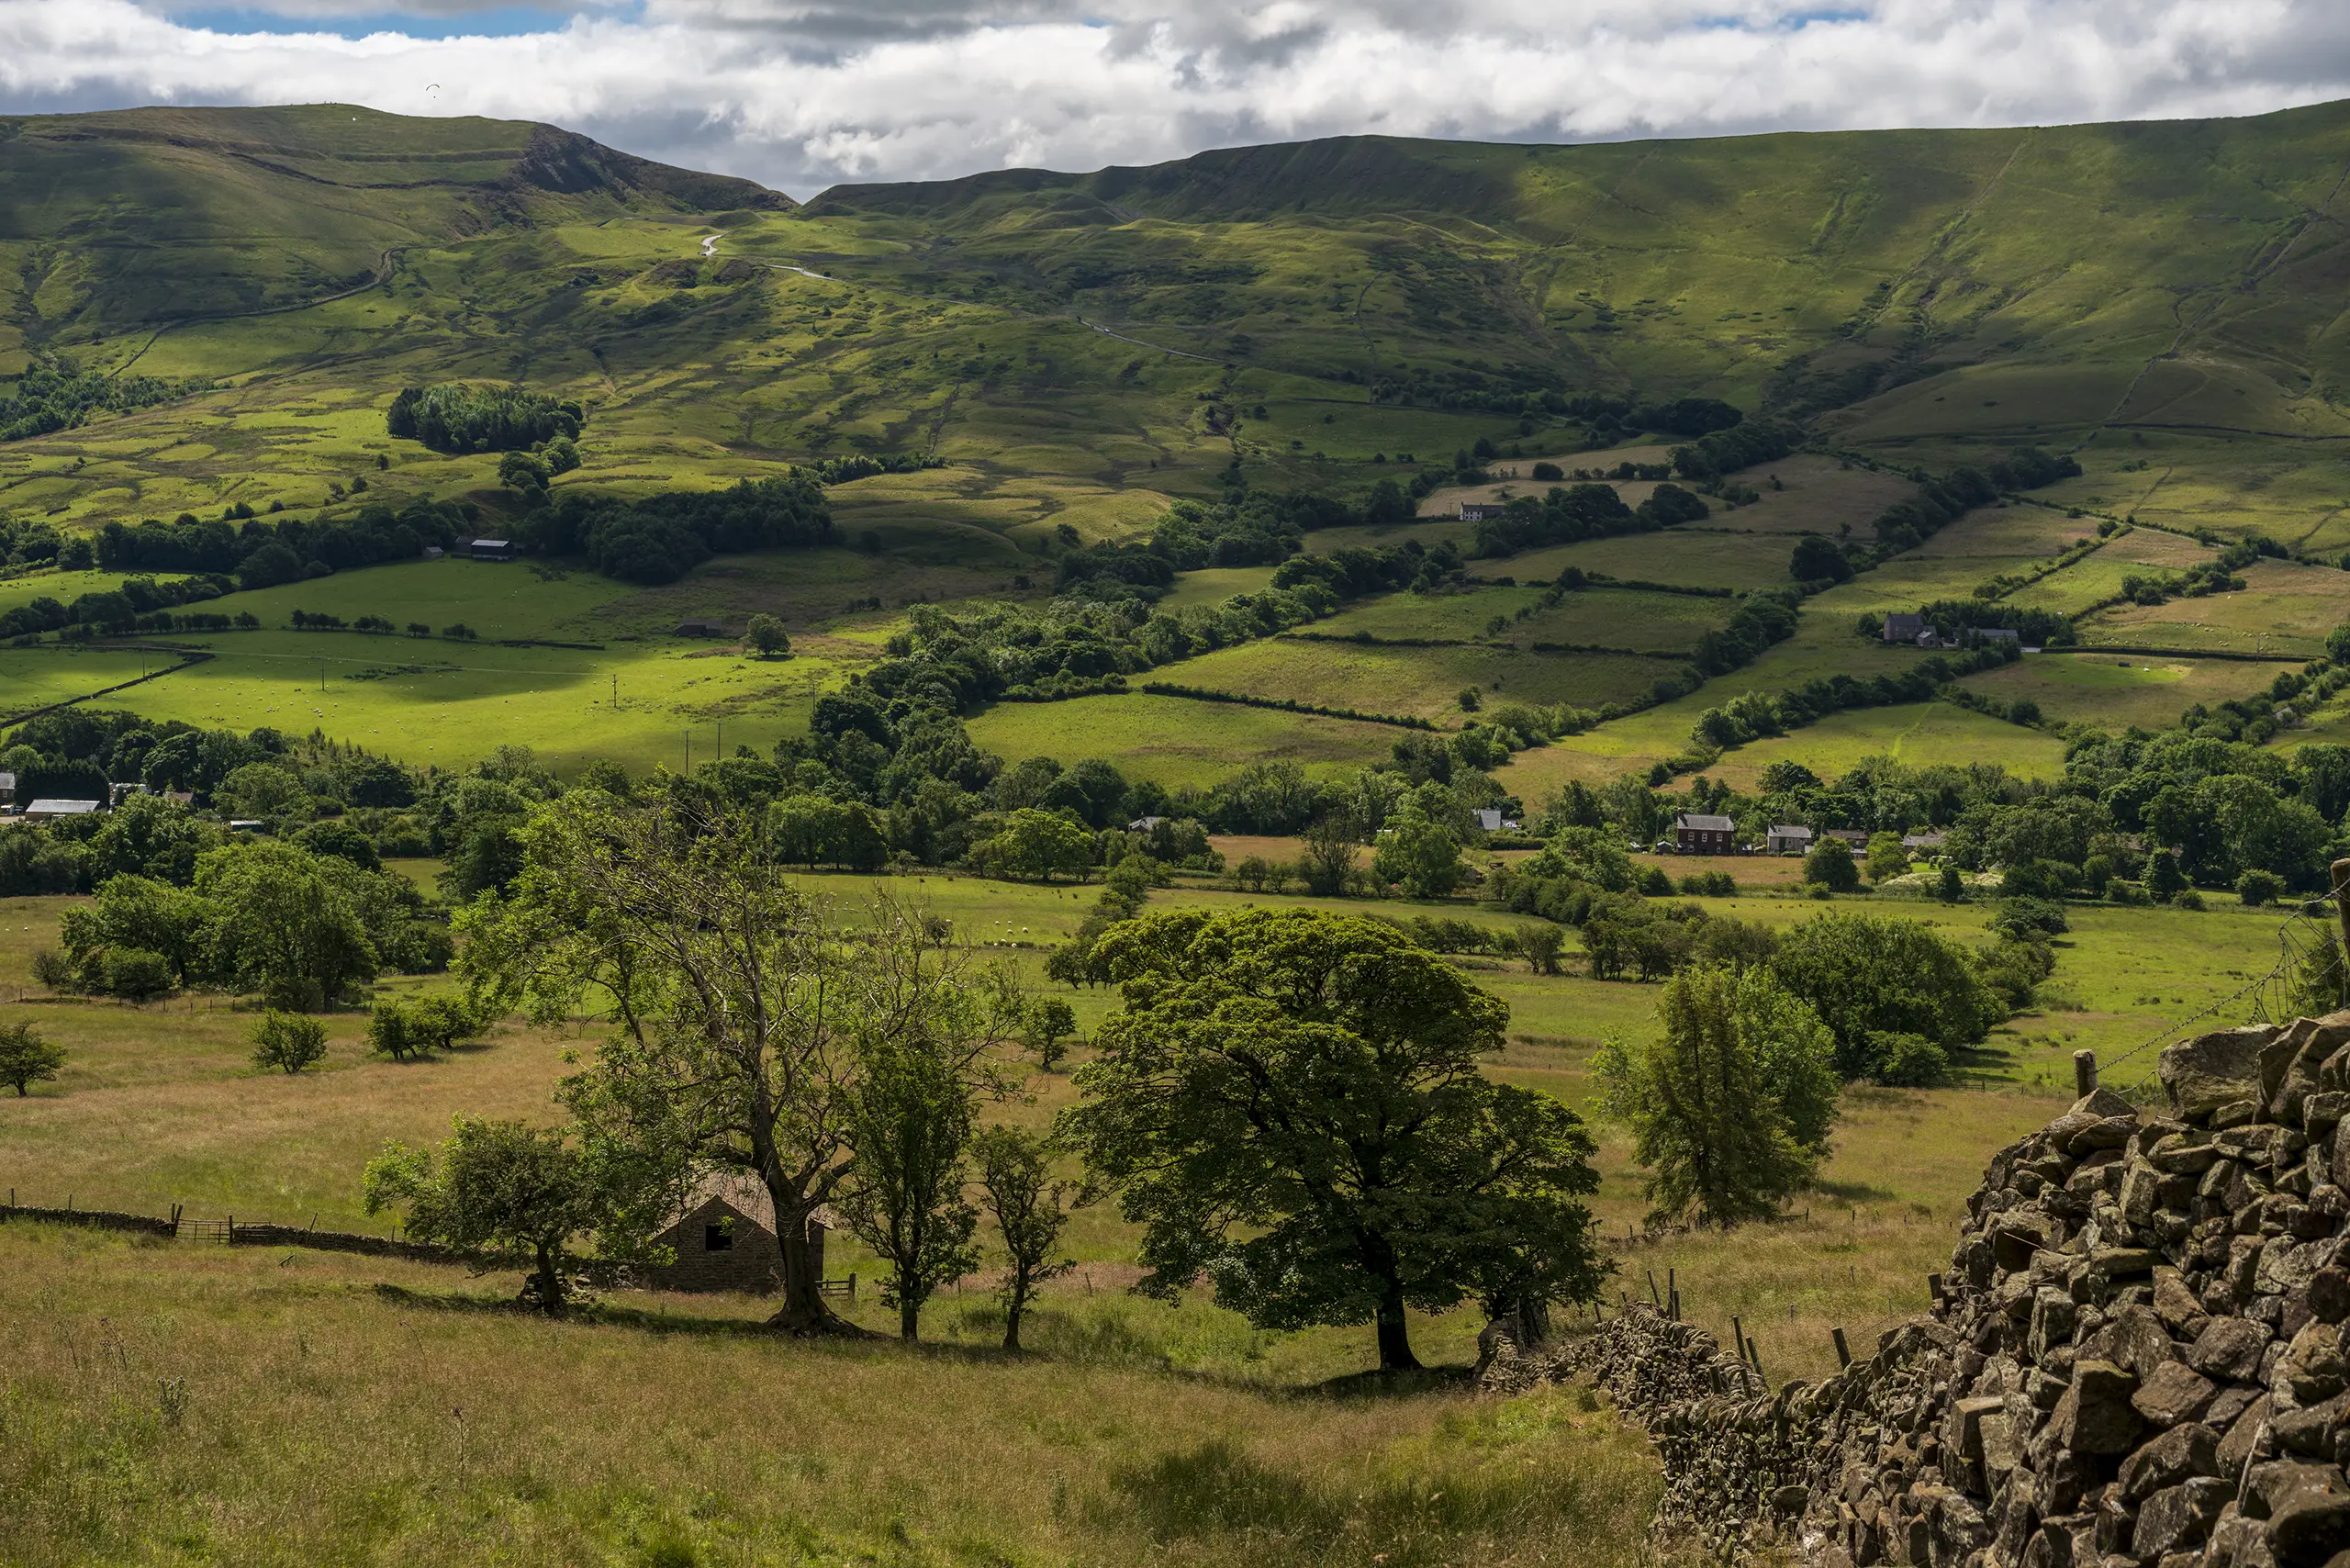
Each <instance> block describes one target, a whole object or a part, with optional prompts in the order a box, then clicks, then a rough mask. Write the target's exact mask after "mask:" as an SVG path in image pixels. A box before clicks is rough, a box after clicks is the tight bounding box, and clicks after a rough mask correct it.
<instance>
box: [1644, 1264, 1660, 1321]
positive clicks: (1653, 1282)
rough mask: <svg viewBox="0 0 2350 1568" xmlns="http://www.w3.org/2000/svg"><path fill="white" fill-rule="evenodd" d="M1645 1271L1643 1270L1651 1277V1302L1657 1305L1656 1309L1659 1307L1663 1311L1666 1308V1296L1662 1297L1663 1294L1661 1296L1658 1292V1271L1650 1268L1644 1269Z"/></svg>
mask: <svg viewBox="0 0 2350 1568" xmlns="http://www.w3.org/2000/svg"><path fill="white" fill-rule="evenodd" d="M1643 1272H1645V1273H1646V1274H1647V1275H1648V1277H1649V1300H1650V1302H1651V1303H1652V1304H1653V1305H1655V1307H1656V1309H1657V1310H1658V1311H1659V1312H1662V1311H1663V1310H1664V1297H1662V1296H1661V1295H1659V1294H1656V1271H1655V1270H1654V1269H1648V1270H1644V1271H1643Z"/></svg>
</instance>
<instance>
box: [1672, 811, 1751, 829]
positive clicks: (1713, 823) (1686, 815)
mask: <svg viewBox="0 0 2350 1568" xmlns="http://www.w3.org/2000/svg"><path fill="white" fill-rule="evenodd" d="M1673 826H1674V827H1675V828H1676V829H1681V828H1685V829H1687V830H1688V831H1689V832H1691V833H1735V832H1736V831H1737V830H1738V824H1737V823H1734V822H1732V821H1730V820H1729V818H1728V817H1709V816H1704V815H1700V814H1696V813H1693V812H1682V813H1681V814H1680V815H1679V816H1677V817H1675V818H1673Z"/></svg>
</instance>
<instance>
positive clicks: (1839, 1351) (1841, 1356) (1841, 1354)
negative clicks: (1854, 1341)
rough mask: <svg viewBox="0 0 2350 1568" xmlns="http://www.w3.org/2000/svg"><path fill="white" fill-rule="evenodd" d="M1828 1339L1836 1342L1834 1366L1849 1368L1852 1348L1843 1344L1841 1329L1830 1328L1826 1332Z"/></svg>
mask: <svg viewBox="0 0 2350 1568" xmlns="http://www.w3.org/2000/svg"><path fill="white" fill-rule="evenodd" d="M1828 1337H1829V1338H1831V1339H1833V1340H1835V1341H1836V1365H1837V1366H1838V1367H1839V1368H1842V1367H1849V1366H1851V1365H1852V1347H1850V1346H1849V1345H1847V1344H1845V1343H1844V1331H1843V1330H1842V1329H1841V1328H1830V1330H1829V1331H1828Z"/></svg>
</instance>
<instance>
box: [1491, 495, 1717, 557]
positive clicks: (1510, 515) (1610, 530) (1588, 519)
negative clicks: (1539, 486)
mask: <svg viewBox="0 0 2350 1568" xmlns="http://www.w3.org/2000/svg"><path fill="white" fill-rule="evenodd" d="M1708 511H1709V509H1708V508H1707V505H1706V503H1705V501H1704V500H1702V499H1700V498H1698V497H1696V496H1695V495H1692V494H1691V493H1690V492H1689V491H1687V490H1684V489H1683V488H1682V487H1680V486H1678V485H1674V484H1662V485H1659V486H1658V487H1656V488H1655V489H1654V490H1653V491H1651V493H1650V495H1649V498H1647V499H1646V500H1644V501H1642V502H1641V503H1640V504H1639V506H1638V507H1633V506H1630V505H1628V504H1627V503H1626V502H1625V500H1624V498H1623V496H1622V495H1621V494H1620V493H1618V492H1617V488H1616V487H1615V486H1613V485H1596V484H1582V485H1575V486H1572V487H1563V488H1562V487H1555V486H1554V487H1552V488H1551V489H1550V491H1549V492H1548V493H1547V494H1546V495H1544V496H1543V497H1542V498H1540V499H1539V500H1538V499H1536V498H1533V497H1531V496H1521V497H1519V498H1516V500H1513V501H1511V502H1510V503H1509V505H1508V506H1507V507H1506V508H1505V509H1504V510H1503V512H1502V515H1501V516H1499V517H1488V518H1485V519H1483V520H1482V521H1479V522H1478V524H1477V532H1476V535H1475V547H1474V553H1475V554H1478V555H1481V556H1501V555H1514V554H1517V553H1518V552H1520V551H1523V550H1538V549H1541V548H1543V547H1545V546H1548V545H1552V544H1572V543H1576V542H1578V541H1581V540H1584V539H1605V538H1612V537H1614V536H1616V535H1617V534H1625V533H1646V532H1654V531H1656V530H1658V529H1664V528H1672V527H1674V526H1676V525H1678V524H1681V523H1684V522H1695V521H1699V520H1701V519H1703V518H1705V517H1706V516H1707V515H1708Z"/></svg>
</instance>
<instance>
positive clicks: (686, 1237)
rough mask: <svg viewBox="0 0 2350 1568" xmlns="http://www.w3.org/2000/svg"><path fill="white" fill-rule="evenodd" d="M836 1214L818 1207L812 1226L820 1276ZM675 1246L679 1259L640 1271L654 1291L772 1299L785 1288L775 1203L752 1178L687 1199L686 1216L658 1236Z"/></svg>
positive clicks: (719, 1182) (721, 1181) (715, 1183)
mask: <svg viewBox="0 0 2350 1568" xmlns="http://www.w3.org/2000/svg"><path fill="white" fill-rule="evenodd" d="M833 1227H834V1215H833V1212H832V1210H830V1209H818V1210H817V1211H816V1213H815V1214H814V1215H812V1216H811V1218H810V1219H809V1222H808V1245H809V1248H810V1249H811V1251H812V1252H813V1253H814V1259H813V1261H814V1263H815V1266H816V1277H817V1278H818V1279H820V1280H821V1279H822V1278H823V1277H824V1237H825V1234H826V1233H827V1232H828V1231H830V1230H831V1229H832V1228H833ZM653 1239H654V1240H655V1242H657V1243H659V1244H661V1245H663V1246H666V1247H670V1248H674V1249H676V1251H677V1261H676V1262H674V1263H670V1264H667V1265H666V1266H664V1267H659V1268H648V1269H643V1270H640V1271H638V1273H637V1277H638V1279H640V1280H641V1281H642V1282H643V1283H644V1284H646V1285H647V1286H649V1287H651V1288H652V1289H654V1290H663V1291H745V1292H748V1293H750V1294H755V1295H767V1294H772V1293H773V1292H776V1291H778V1290H781V1289H782V1288H783V1247H782V1245H781V1243H779V1242H778V1241H777V1239H776V1233H775V1204H773V1203H772V1202H770V1201H769V1199H768V1197H767V1188H766V1187H765V1186H763V1185H761V1184H760V1183H759V1182H755V1181H752V1180H750V1179H748V1178H747V1177H741V1176H727V1177H713V1178H711V1179H710V1180H707V1181H705V1182H702V1183H701V1184H700V1185H699V1186H698V1187H696V1188H695V1189H694V1190H693V1192H692V1193H690V1194H689V1195H688V1197H687V1199H686V1212H685V1213H684V1214H682V1215H679V1216H678V1217H677V1221H676V1223H674V1224H672V1225H671V1226H669V1227H668V1228H667V1229H666V1230H664V1231H662V1232H661V1233H660V1234H659V1235H657V1236H655V1237H654V1238H653Z"/></svg>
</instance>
